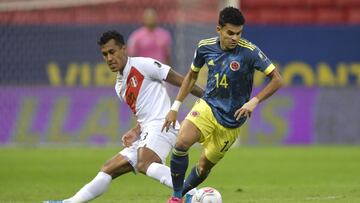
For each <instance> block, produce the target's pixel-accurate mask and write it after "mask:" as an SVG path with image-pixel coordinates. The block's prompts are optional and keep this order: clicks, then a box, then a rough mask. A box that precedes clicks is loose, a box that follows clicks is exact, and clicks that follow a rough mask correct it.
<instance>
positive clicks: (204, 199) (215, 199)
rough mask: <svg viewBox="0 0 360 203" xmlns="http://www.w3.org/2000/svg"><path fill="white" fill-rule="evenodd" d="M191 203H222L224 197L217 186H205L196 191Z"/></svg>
mask: <svg viewBox="0 0 360 203" xmlns="http://www.w3.org/2000/svg"><path fill="white" fill-rule="evenodd" d="M191 203H222V198H221V194H220V192H219V191H217V190H216V189H215V188H212V187H204V188H201V189H199V190H197V191H196V193H195V194H194V196H193V197H192V200H191Z"/></svg>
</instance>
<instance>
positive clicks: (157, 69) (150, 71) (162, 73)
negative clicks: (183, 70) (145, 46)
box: [143, 58, 170, 81]
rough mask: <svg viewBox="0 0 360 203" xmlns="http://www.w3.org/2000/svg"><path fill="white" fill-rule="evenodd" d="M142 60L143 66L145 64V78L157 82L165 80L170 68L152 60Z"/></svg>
mask: <svg viewBox="0 0 360 203" xmlns="http://www.w3.org/2000/svg"><path fill="white" fill-rule="evenodd" d="M144 60H145V61H144V64H146V65H145V68H143V71H144V73H145V76H148V77H150V78H151V79H154V80H159V81H162V80H165V79H166V77H167V75H168V73H169V71H170V66H168V65H165V64H163V63H161V62H159V61H157V60H155V59H152V58H144Z"/></svg>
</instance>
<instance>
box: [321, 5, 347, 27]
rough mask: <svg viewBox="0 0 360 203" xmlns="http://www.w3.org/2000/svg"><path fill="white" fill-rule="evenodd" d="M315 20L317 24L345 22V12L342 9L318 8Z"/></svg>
mask: <svg viewBox="0 0 360 203" xmlns="http://www.w3.org/2000/svg"><path fill="white" fill-rule="evenodd" d="M316 22H317V23H318V24H341V23H343V22H345V13H344V11H343V10H342V9H335V8H330V9H318V10H317V12H316Z"/></svg>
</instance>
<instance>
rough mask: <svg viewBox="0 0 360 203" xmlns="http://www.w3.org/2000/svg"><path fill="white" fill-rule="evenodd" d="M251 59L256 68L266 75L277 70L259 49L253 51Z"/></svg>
mask: <svg viewBox="0 0 360 203" xmlns="http://www.w3.org/2000/svg"><path fill="white" fill-rule="evenodd" d="M251 57H252V63H253V66H254V68H255V69H256V70H258V71H261V72H263V73H264V74H265V75H268V74H270V73H271V72H272V71H273V70H274V69H275V66H274V65H273V64H272V63H271V61H270V59H269V58H268V57H267V56H266V55H265V54H264V53H263V52H262V51H261V50H260V49H259V48H258V47H255V49H254V50H253V51H252V53H251Z"/></svg>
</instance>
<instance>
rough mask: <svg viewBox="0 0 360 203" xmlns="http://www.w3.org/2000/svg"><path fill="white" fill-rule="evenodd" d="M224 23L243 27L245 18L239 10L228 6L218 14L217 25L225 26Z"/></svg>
mask: <svg viewBox="0 0 360 203" xmlns="http://www.w3.org/2000/svg"><path fill="white" fill-rule="evenodd" d="M226 23H230V24H233V25H244V24H245V18H244V16H243V14H242V13H241V11H240V10H239V9H237V8H234V7H231V6H229V7H226V8H224V9H223V10H221V11H220V14H219V25H220V26H225V24H226Z"/></svg>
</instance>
